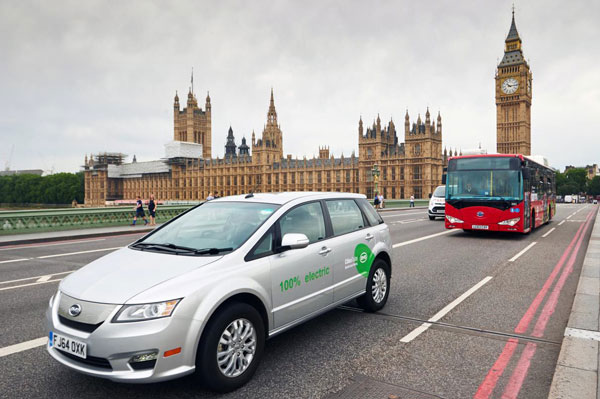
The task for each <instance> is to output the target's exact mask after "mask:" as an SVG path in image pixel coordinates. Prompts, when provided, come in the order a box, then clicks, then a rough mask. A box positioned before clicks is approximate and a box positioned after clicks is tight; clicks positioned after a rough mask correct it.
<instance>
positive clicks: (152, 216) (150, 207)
mask: <svg viewBox="0 0 600 399" xmlns="http://www.w3.org/2000/svg"><path fill="white" fill-rule="evenodd" d="M148 214H150V226H156V202H154V194H150V202H148Z"/></svg>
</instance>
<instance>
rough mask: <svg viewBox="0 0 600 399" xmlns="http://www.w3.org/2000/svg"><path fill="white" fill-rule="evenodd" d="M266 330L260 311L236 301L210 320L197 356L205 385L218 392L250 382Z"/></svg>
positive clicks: (262, 346) (197, 364)
mask: <svg viewBox="0 0 600 399" xmlns="http://www.w3.org/2000/svg"><path fill="white" fill-rule="evenodd" d="M264 343H265V329H264V324H263V320H262V318H261V316H260V314H259V313H258V311H257V310H256V309H255V308H253V307H252V306H250V305H248V304H245V303H239V302H233V303H231V304H229V305H226V307H225V308H223V309H221V310H220V311H219V312H218V313H217V314H215V315H214V316H213V317H212V318H211V320H210V321H209V322H208V324H207V326H206V328H205V330H204V333H203V335H202V339H201V340H200V345H199V347H198V351H197V356H196V370H197V373H199V375H200V378H201V380H202V382H203V383H204V385H205V386H206V387H207V388H209V389H211V390H213V391H216V392H229V391H233V390H235V389H237V388H239V387H241V386H242V385H244V384H245V383H247V382H248V381H249V380H250V379H251V378H252V375H253V374H254V372H255V371H256V369H257V367H258V363H259V362H260V359H261V357H262V353H263V349H264Z"/></svg>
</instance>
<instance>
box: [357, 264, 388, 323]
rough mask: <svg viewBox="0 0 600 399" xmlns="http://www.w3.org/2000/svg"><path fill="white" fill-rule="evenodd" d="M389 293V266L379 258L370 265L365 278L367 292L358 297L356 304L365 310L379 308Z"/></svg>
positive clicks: (373, 310) (382, 305) (369, 310)
mask: <svg viewBox="0 0 600 399" xmlns="http://www.w3.org/2000/svg"><path fill="white" fill-rule="evenodd" d="M389 294H390V267H389V266H388V264H387V263H385V262H384V261H383V260H381V259H376V260H375V262H373V265H372V266H371V271H370V272H369V277H368V279H367V292H366V293H365V294H364V295H363V296H361V297H359V298H358V304H359V306H360V307H361V308H363V309H364V310H365V311H367V312H377V311H378V310H381V309H382V308H383V307H384V306H385V304H386V302H387V299H388V296H389Z"/></svg>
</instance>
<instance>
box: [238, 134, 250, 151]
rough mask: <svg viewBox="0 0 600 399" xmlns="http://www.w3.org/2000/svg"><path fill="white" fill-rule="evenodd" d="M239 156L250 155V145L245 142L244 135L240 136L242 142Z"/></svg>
mask: <svg viewBox="0 0 600 399" xmlns="http://www.w3.org/2000/svg"><path fill="white" fill-rule="evenodd" d="M239 149H240V156H242V155H250V147H248V144H246V137H245V136H244V137H242V144H240V147H239Z"/></svg>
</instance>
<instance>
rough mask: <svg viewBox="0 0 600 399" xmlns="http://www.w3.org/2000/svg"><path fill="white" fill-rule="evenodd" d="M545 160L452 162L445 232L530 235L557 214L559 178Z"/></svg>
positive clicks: (496, 157)
mask: <svg viewBox="0 0 600 399" xmlns="http://www.w3.org/2000/svg"><path fill="white" fill-rule="evenodd" d="M545 163H546V162H545V160H544V159H543V158H538V157H528V156H523V155H511V154H486V155H464V156H460V157H452V158H450V159H449V160H448V173H447V176H446V228H447V229H464V230H466V231H471V230H489V231H515V232H520V233H529V232H530V231H532V230H533V229H535V228H536V227H539V226H541V225H542V224H544V223H547V222H549V221H550V219H552V217H553V216H554V214H555V213H556V173H555V172H554V170H553V169H551V168H550V167H548V166H546V165H545Z"/></svg>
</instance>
